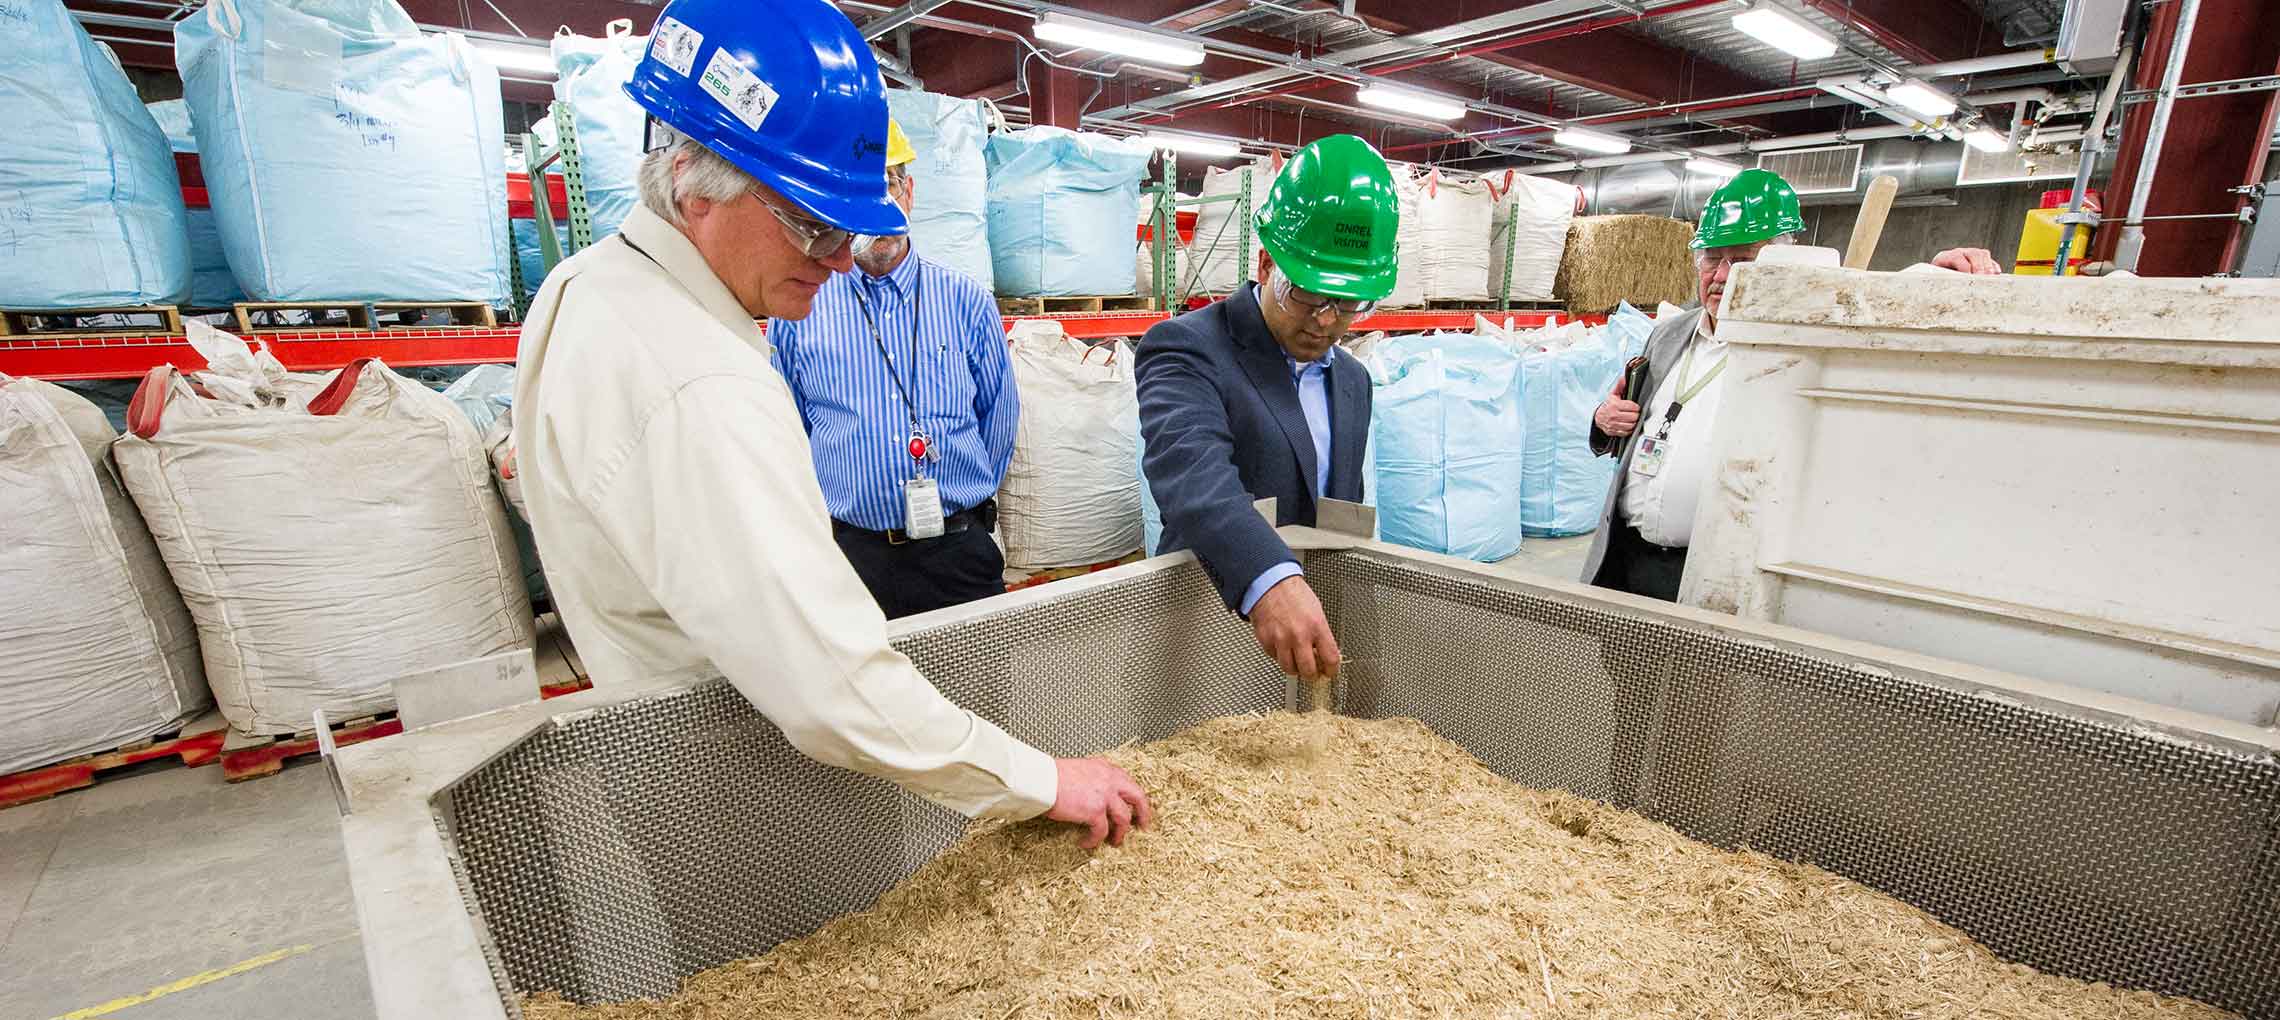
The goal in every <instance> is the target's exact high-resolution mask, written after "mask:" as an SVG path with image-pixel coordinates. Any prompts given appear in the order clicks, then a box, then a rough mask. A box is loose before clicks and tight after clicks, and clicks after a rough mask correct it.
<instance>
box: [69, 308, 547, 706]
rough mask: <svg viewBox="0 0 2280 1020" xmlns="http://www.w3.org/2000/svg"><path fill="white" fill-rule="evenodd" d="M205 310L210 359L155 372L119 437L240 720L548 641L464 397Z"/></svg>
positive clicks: (199, 341) (116, 451)
mask: <svg viewBox="0 0 2280 1020" xmlns="http://www.w3.org/2000/svg"><path fill="white" fill-rule="evenodd" d="M186 325H187V326H188V327H189V329H190V340H191V342H192V344H193V345H195V346H197V347H198V348H199V351H200V353H202V354H204V355H205V356H206V360H207V362H208V364H209V368H208V370H207V371H204V372H199V373H196V374H195V375H194V376H185V375H183V374H182V373H180V372H177V371H176V370H174V369H173V368H172V367H170V366H162V367H160V368H156V369H153V370H151V372H150V374H149V375H147V376H145V377H144V379H143V384H142V388H141V389H139V390H138V391H136V393H135V400H134V405H133V406H132V407H131V408H130V409H129V411H128V427H129V431H128V434H127V435H126V436H124V437H122V438H121V439H120V440H119V442H118V443H117V444H116V445H115V446H113V448H112V450H113V455H114V457H115V458H116V459H117V461H118V464H119V469H120V473H121V475H122V476H123V477H124V480H125V482H126V487H127V491H128V492H129V493H130V494H132V495H133V496H134V499H135V504H136V505H137V506H139V507H141V508H142V511H143V518H144V520H146V521H148V522H149V524H150V531H151V535H152V537H154V538H156V539H157V540H158V547H159V551H160V553H161V554H162V555H164V557H165V558H166V566H167V569H168V570H169V571H170V572H171V573H172V574H173V576H174V582H175V585H176V586H177V587H179V588H180V589H181V591H182V599H183V601H184V602H185V603H187V604H188V605H189V607H190V615H191V616H192V618H194V619H195V620H196V621H197V624H198V638H199V643H200V645H201V646H202V647H203V648H204V650H205V663H206V679H207V681H208V682H209V683H210V684H211V685H212V686H213V690H214V699H215V701H216V702H218V703H219V704H220V706H221V709H222V714H223V715H225V716H227V717H228V718H229V720H230V723H231V724H232V725H233V726H234V727H236V728H237V729H239V730H243V731H246V732H249V733H289V732H292V731H295V730H302V729H307V728H308V726H309V724H310V717H311V713H312V712H314V711H317V710H322V711H323V712H324V713H325V715H326V716H327V717H328V718H329V719H331V720H333V721H340V720H344V719H349V718H353V717H355V716H358V715H368V714H371V713H374V712H379V711H384V710H386V709H388V708H390V707H392V705H393V704H394V697H393V692H392V690H391V687H390V683H391V681H393V680H394V679H395V678H396V677H399V676H402V675H404V674H406V673H413V672H419V671H423V670H429V669H434V668H436V667H439V666H445V665H449V664H451V663H455V662H462V661H465V660H468V659H475V658H481V657H483V656H487V655H494V654H497V653H499V652H505V651H510V650H513V649H517V648H526V647H529V646H530V644H531V641H532V638H533V636H534V635H533V627H532V620H531V614H530V602H529V600H528V598H527V597H526V596H525V595H524V593H523V583H522V574H521V567H520V565H519V564H518V562H517V561H516V557H515V550H514V538H513V535H512V534H511V533H510V532H509V531H508V528H507V520H506V515H505V513H504V511H503V510H502V508H501V506H500V503H499V497H498V494H497V492H495V491H494V490H493V488H492V486H491V478H490V464H489V462H488V460H487V458H486V457H485V453H484V449H483V445H482V442H481V440H480V438H479V437H478V436H477V435H476V433H475V427H474V426H473V425H471V424H469V423H468V420H467V417H466V416H465V415H463V414H461V413H460V411H459V408H458V407H456V406H454V405H453V404H452V402H451V400H450V398H448V397H445V396H444V395H443V394H441V393H437V392H435V391H434V390H431V389H428V388H427V387H425V386H422V385H420V384H418V383H416V382H413V381H412V380H409V379H406V378H403V377H402V376H399V375H397V374H396V373H394V372H391V371H389V370H388V368H387V366H385V365H383V364H381V363H380V362H379V361H377V360H374V359H370V358H367V359H362V360H359V361H357V362H356V363H354V364H351V365H350V366H349V367H347V368H345V369H342V370H341V371H339V372H337V373H334V374H332V375H331V376H329V377H321V376H317V377H313V376H294V375H289V374H287V373H286V372H285V371H284V370H283V368H282V367H280V366H279V365H278V364H277V362H276V360H275V359H274V358H271V357H269V356H268V354H267V353H266V352H264V353H260V354H256V353H254V352H253V351H252V349H251V348H249V347H247V346H246V345H245V342H244V341H242V340H239V339H237V338H236V337H233V336H230V335H229V334H226V333H222V332H220V331H218V330H214V329H213V328H211V327H207V326H205V325H204V324H202V323H187V324H186ZM317 383H322V384H323V385H322V386H321V387H319V386H317V385H315V384H317ZM201 390H202V392H201Z"/></svg>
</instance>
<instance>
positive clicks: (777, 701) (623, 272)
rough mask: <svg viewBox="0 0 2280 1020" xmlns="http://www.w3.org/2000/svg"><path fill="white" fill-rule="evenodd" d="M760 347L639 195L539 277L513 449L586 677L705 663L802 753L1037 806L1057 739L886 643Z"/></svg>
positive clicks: (1002, 803)
mask: <svg viewBox="0 0 2280 1020" xmlns="http://www.w3.org/2000/svg"><path fill="white" fill-rule="evenodd" d="M627 241H631V242H632V244H631V245H629V244H627V243H626V242H627ZM634 245H638V246H639V250H638V251H637V250H636V249H635V247H634ZM643 252H646V253H647V254H646V255H644V254H643ZM768 357H769V350H768V344H767V340H766V338H765V337H764V336H763V335H762V333H761V332H760V329H759V327H758V326H757V325H756V324H755V323H754V322H753V320H752V317H751V316H750V315H749V314H747V313H746V312H745V310H744V308H743V307H742V306H741V305H740V304H738V303H737V300H736V298H735V297H734V296H733V295H731V294H730V293H729V290H728V288H727V287H726V286H725V285H723V284H722V283H721V282H720V280H719V278H718V277H716V276H714V275H713V272H712V270H711V268H710V267H709V266H707V265H706V263H705V261H704V258H703V257H702V256H701V255H699V254H698V253H697V250H696V247H695V246H694V245H692V244H690V243H689V241H688V239H687V238H686V237H685V236H683V235H682V234H681V232H680V231H679V230H678V229H676V228H674V227H673V226H672V225H671V224H669V223H667V222H665V221H664V220H663V219H662V218H660V217H658V216H657V215H656V214H654V213H651V212H650V211H648V210H647V209H645V208H640V207H636V208H635V209H634V211H633V214H632V215H631V216H629V217H628V218H627V219H626V221H625V223H624V226H623V228H622V235H621V236H620V237H612V238H609V239H606V240H603V241H601V242H599V243H597V244H595V245H594V246H592V247H590V248H588V249H586V250H585V251H582V252H580V253H578V255H577V256H575V257H573V258H571V259H569V260H567V261H565V262H564V263H562V265H561V266H559V267H557V268H556V269H555V271H554V272H553V273H552V274H551V275H549V276H548V277H547V278H546V285H545V287H544V288H543V289H541V290H540V291H539V294H538V298H537V300H536V302H535V303H534V304H533V305H532V307H531V310H530V316H529V319H528V321H527V323H526V324H525V325H524V326H523V332H522V346H521V352H520V355H519V358H520V364H521V371H520V375H519V380H518V382H517V384H516V387H515V404H514V407H515V431H516V437H515V438H516V445H517V452H516V459H517V461H518V466H519V468H520V478H521V482H522V487H523V494H524V498H525V499H526V500H527V501H528V503H529V506H530V518H531V527H532V530H533V531H534V532H536V534H537V538H538V549H539V557H540V559H541V560H542V561H543V562H544V563H545V564H546V575H547V580H548V583H549V585H550V586H551V587H552V589H553V593H554V599H555V603H556V605H557V606H558V607H559V608H560V610H561V612H562V619H563V622H564V623H565V624H566V625H567V626H568V627H569V630H570V637H571V640H573V641H575V642H576V643H577V645H578V653H579V656H580V657H581V658H582V659H584V660H585V663H586V666H587V668H588V670H589V671H590V672H591V673H592V675H593V679H594V683H595V684H596V685H597V686H599V685H606V684H612V683H622V682H626V681H629V680H633V679H637V678H642V677H648V676H654V675H659V674H665V673H671V672H685V671H691V670H705V669H708V668H709V669H712V670H717V671H718V672H719V673H720V674H721V675H723V676H725V677H727V678H728V680H729V682H730V683H732V684H734V685H735V686H736V689H737V690H738V691H740V692H742V693H743V694H744V696H745V697H746V698H748V699H750V700H751V702H752V704H753V705H754V707H756V708H758V709H759V710H760V711H761V712H762V713H763V714H765V715H767V717H768V718H769V720H770V721H772V722H774V723H775V724H776V725H777V726H778V727H779V728H781V729H782V730H783V732H784V736H785V737H786V738H787V739H789V740H790V741H791V743H792V746H794V747H797V748H799V749H800V751H801V752H803V753H805V754H807V755H808V756H809V757H811V758H814V759H816V760H817V761H821V762H824V763H827V764H831V765H836V766H840V767H842V768H849V769H854V770H856V771H858V772H864V773H867V774H870V775H874V776H879V777H881V778H884V779H887V780H890V781H893V782H895V783H899V784H901V785H902V786H904V787H905V788H907V789H910V790H911V791H913V792H915V793H918V794H919V795H921V796H924V797H925V798H927V799H928V800H931V801H933V802H935V803H937V804H941V805H943V806H945V807H949V808H952V809H954V810H957V811H960V812H962V813H964V814H967V815H969V816H985V815H986V816H991V817H1003V818H1028V817H1032V816H1035V815H1039V814H1042V813H1044V812H1045V811H1046V810H1047V809H1049V808H1051V807H1052V804H1053V798H1054V794H1055V790H1056V786H1057V773H1056V770H1055V767H1054V763H1053V760H1052V759H1051V758H1049V757H1047V756H1046V755H1045V754H1044V753H1043V752H1040V751H1038V750H1037V749H1036V748H1033V747H1030V746H1029V745H1027V744H1024V743H1022V742H1020V741H1018V740H1015V739H1013V738H1012V737H1010V736H1008V735H1006V733H1005V732H1004V731H1002V730H1000V729H998V728H997V727H996V726H994V725H992V724H990V723H989V722H987V721H985V720H983V719H981V718H980V717H978V716H975V715H974V714H973V713H971V712H967V711H964V710H962V709H960V708H959V707H958V706H956V705H953V704H951V703H950V701H949V700H948V699H946V698H944V697H943V696H942V695H941V693H940V692H938V691H936V690H935V689H934V687H933V686H932V685H931V684H929V683H928V682H927V680H926V678H925V677H922V676H920V675H919V674H918V671H917V669H916V668H914V667H913V666H912V665H911V662H910V660H909V659H906V658H904V657H903V655H902V654H901V653H899V652H897V651H895V650H894V649H893V648H892V647H890V646H889V645H888V644H887V634H886V619H885V617H884V616H882V615H881V614H880V611H879V607H878V604H877V603H875V602H873V601H872V599H871V595H870V593H869V592H868V591H866V590H865V589H864V587H863V583H862V581H861V580H859V579H858V578H857V577H856V576H855V571H854V569H853V568H851V567H849V566H848V564H847V560H846V558H845V557H844V556H843V555H842V554H841V553H840V551H839V546H838V544H837V543H836V542H834V541H833V539H832V535H831V519H830V517H829V516H828V515H827V512H826V511H825V509H824V503H823V494H822V491H821V490H820V489H819V488H818V487H817V484H816V480H815V470H814V467H813V466H812V463H811V461H810V459H809V456H808V444H807V435H806V433H805V431H804V430H802V428H801V427H800V417H799V412H798V410H797V409H796V408H795V407H794V405H793V403H792V397H791V392H790V391H789V390H788V389H787V388H786V387H785V385H784V380H783V377H782V376H779V375H778V374H777V373H776V370H775V368H774V367H772V366H771V365H770V364H769V361H768Z"/></svg>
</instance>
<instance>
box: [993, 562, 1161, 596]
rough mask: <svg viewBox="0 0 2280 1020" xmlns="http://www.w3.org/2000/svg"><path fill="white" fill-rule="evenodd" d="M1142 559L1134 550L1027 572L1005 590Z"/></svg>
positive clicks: (1060, 579)
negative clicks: (1126, 553)
mask: <svg viewBox="0 0 2280 1020" xmlns="http://www.w3.org/2000/svg"><path fill="white" fill-rule="evenodd" d="M1140 559H1141V556H1140V554H1139V553H1137V552H1134V553H1130V554H1128V555H1125V556H1122V557H1119V558H1117V559H1113V560H1106V561H1103V562H1100V563H1088V564H1086V565H1084V566H1081V567H1055V568H1053V569H1051V570H1039V571H1035V572H1031V573H1027V574H1022V576H1021V578H1020V580H1015V581H1008V582H1006V586H1005V590H1007V591H1020V590H1022V589H1023V588H1035V587H1037V586H1038V585H1041V584H1051V583H1052V582H1054V581H1066V580H1068V579H1069V578H1072V577H1083V576H1085V575H1086V574H1097V573H1099V572H1101V571H1103V570H1107V569H1109V568H1111V567H1121V566H1123V565H1125V564H1127V563H1138V562H1139V561H1140ZM1008 573H1009V574H1010V573H1019V572H1018V571H1009V572H1008Z"/></svg>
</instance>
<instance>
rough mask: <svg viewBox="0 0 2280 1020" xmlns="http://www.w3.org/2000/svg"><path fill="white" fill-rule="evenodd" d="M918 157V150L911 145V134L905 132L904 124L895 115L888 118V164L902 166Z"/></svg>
mask: <svg viewBox="0 0 2280 1020" xmlns="http://www.w3.org/2000/svg"><path fill="white" fill-rule="evenodd" d="M917 158H918V150H916V149H913V148H911V147H910V136H909V135H906V134H903V129H902V125H900V124H897V123H895V119H894V118H893V117H889V118H887V165H888V166H901V165H903V164H904V163H908V162H910V161H911V160H914V159H917Z"/></svg>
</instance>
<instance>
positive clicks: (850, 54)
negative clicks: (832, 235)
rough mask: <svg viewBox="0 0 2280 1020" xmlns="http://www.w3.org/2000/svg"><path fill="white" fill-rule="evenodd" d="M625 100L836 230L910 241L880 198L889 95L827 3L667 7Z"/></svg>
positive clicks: (675, 0) (721, 1) (852, 32)
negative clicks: (898, 235) (896, 236)
mask: <svg viewBox="0 0 2280 1020" xmlns="http://www.w3.org/2000/svg"><path fill="white" fill-rule="evenodd" d="M625 91H626V94H627V95H630V96H632V97H633V101H634V102H635V103H638V104H640V105H641V108H642V109H644V110H647V111H649V115H650V116H652V117H654V118H656V119H657V120H658V122H660V123H662V124H664V125H665V126H667V127H670V128H672V129H673V130H675V131H678V132H680V133H681V134H684V135H687V136H688V137H690V138H692V139H695V140H696V141H697V142H699V143H700V144H702V145H704V146H705V147H706V148H708V149H711V150H712V151H714V152H717V153H719V154H720V155H721V156H722V157H723V158H726V159H727V160H728V161H729V162H731V163H734V164H736V165H737V166H738V167H741V168H743V170H744V172H745V173H748V174H751V175H752V176H753V177H755V178H757V179H758V180H759V181H760V183H762V184H765V185H767V186H768V187H769V188H770V189H771V190H773V191H775V192H776V193H777V194H779V195H782V196H784V198H785V199H787V200H789V201H790V202H792V204H794V205H797V206H799V207H800V208H801V209H803V210H805V211H806V212H807V213H808V214H809V215H811V216H814V217H815V218H816V219H819V220H822V221H823V222H824V223H827V224H829V225H831V226H834V227H837V228H839V229H841V230H847V231H852V232H854V233H858V234H873V235H880V236H891V235H895V234H902V233H907V232H908V231H909V229H910V227H909V224H908V222H907V221H906V220H904V218H903V213H902V208H901V207H900V206H897V205H896V204H895V202H894V199H892V198H890V197H888V195H887V163H886V156H887V87H886V83H885V82H884V81H883V80H881V79H880V77H879V65H878V62H877V61H875V60H873V59H872V57H871V46H870V44H869V43H867V42H864V41H863V35H862V33H860V32H858V31H856V29H855V25H854V23H853V22H850V21H848V20H847V16H846V15H843V14H841V13H839V11H838V9H837V8H834V7H833V6H831V4H830V3H828V2H826V0H672V2H671V3H670V4H667V5H666V7H665V11H664V13H662V14H660V15H658V17H657V27H656V28H655V29H653V30H652V31H651V32H650V34H649V50H648V52H646V53H644V54H643V55H642V57H641V65H640V66H639V67H636V68H634V71H633V79H632V80H631V81H628V82H626V85H625Z"/></svg>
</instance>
